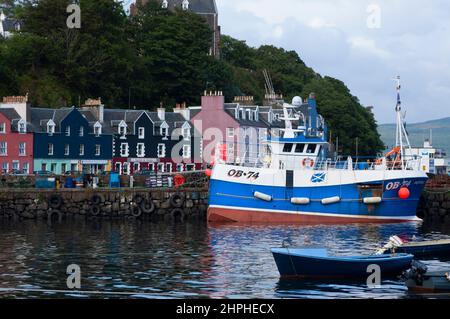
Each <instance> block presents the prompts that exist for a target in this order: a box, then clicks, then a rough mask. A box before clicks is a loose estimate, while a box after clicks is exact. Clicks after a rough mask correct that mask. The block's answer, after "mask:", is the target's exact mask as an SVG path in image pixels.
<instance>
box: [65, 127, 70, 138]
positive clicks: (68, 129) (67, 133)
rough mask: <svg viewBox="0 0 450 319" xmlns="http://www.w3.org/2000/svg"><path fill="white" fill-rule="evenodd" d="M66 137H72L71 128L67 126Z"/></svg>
mask: <svg viewBox="0 0 450 319" xmlns="http://www.w3.org/2000/svg"><path fill="white" fill-rule="evenodd" d="M66 136H70V126H66Z"/></svg>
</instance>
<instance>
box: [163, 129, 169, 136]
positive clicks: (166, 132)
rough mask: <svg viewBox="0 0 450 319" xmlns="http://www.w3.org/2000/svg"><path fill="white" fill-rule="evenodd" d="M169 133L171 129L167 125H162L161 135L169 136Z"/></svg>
mask: <svg viewBox="0 0 450 319" xmlns="http://www.w3.org/2000/svg"><path fill="white" fill-rule="evenodd" d="M168 135H169V130H168V128H167V127H161V136H164V137H167V136H168Z"/></svg>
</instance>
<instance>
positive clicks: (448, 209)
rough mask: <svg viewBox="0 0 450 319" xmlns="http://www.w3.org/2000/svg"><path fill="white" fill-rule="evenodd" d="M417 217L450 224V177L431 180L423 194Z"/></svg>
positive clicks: (441, 176)
mask: <svg viewBox="0 0 450 319" xmlns="http://www.w3.org/2000/svg"><path fill="white" fill-rule="evenodd" d="M417 215H418V216H419V217H420V218H423V219H426V220H432V221H438V222H450V176H448V175H439V176H435V177H433V178H431V179H430V180H429V181H428V183H427V185H426V187H425V191H424V192H423V193H422V197H421V199H420V203H419V208H418V210H417Z"/></svg>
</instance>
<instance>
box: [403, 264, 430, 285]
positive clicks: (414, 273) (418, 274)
mask: <svg viewBox="0 0 450 319" xmlns="http://www.w3.org/2000/svg"><path fill="white" fill-rule="evenodd" d="M427 271H428V267H427V266H426V265H425V264H423V263H421V262H420V261H416V260H413V262H412V263H411V268H410V269H409V270H407V271H406V272H404V273H403V277H404V278H405V280H414V281H415V282H416V284H417V285H419V286H421V285H422V283H423V277H424V275H425V274H426V273H427Z"/></svg>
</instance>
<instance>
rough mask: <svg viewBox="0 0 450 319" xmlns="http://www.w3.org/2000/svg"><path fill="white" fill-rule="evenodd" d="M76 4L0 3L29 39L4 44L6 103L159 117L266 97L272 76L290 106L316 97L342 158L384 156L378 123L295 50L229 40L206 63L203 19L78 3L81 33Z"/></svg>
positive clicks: (153, 7)
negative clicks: (89, 105)
mask: <svg viewBox="0 0 450 319" xmlns="http://www.w3.org/2000/svg"><path fill="white" fill-rule="evenodd" d="M69 3H72V1H69V0H23V1H13V0H1V4H0V7H2V8H3V10H4V11H5V12H6V13H7V14H8V15H9V16H13V17H14V18H16V19H19V20H20V21H21V22H22V30H21V32H20V33H16V34H15V35H14V36H12V37H10V38H8V39H6V40H5V39H2V38H0V96H5V95H15V94H25V93H28V94H29V98H30V101H31V103H32V104H33V105H38V106H46V107H61V106H72V105H79V103H80V101H84V100H85V99H86V98H88V97H102V99H103V101H104V102H105V104H106V105H107V106H108V107H117V108H126V107H136V108H145V109H155V108H157V107H159V106H160V105H164V106H166V107H167V108H171V107H173V106H174V104H175V103H181V102H186V103H187V104H188V105H197V104H198V103H199V98H200V96H201V94H202V92H203V91H204V90H205V89H206V90H221V91H224V94H225V96H226V98H227V100H228V101H230V100H231V99H232V98H233V97H234V96H236V95H253V96H255V99H256V101H257V102H262V98H263V96H264V94H265V89H264V77H263V73H262V71H263V70H264V69H267V70H268V71H269V72H270V74H271V76H272V80H273V84H274V87H275V90H276V91H277V92H279V93H282V94H283V95H284V96H286V97H287V98H288V99H290V98H292V97H293V96H295V95H300V96H303V97H306V96H308V94H309V93H310V92H315V93H316V97H317V100H318V105H319V111H320V112H321V113H322V114H323V116H324V118H325V120H326V121H327V124H328V126H329V128H330V133H331V138H332V140H333V141H334V140H335V139H336V136H339V144H340V147H339V148H340V152H341V153H343V154H355V149H356V140H357V139H358V149H359V154H360V155H374V154H375V153H376V152H378V151H380V150H382V149H383V145H382V144H383V143H382V142H381V140H380V137H379V135H378V133H377V125H376V122H375V119H374V117H373V115H372V114H371V113H370V112H369V111H367V110H366V109H365V108H364V107H363V106H362V105H361V104H360V102H359V101H358V98H357V97H355V96H353V95H352V94H351V93H350V91H349V89H348V88H347V87H346V86H345V84H344V83H343V82H341V81H339V80H337V79H333V78H331V77H327V76H325V77H323V76H321V75H320V74H317V73H316V72H314V70H312V69H311V68H309V67H307V66H306V65H305V63H304V62H303V61H302V60H301V58H300V57H299V55H298V54H297V53H296V52H294V51H286V50H284V49H282V48H276V47H274V46H270V45H264V46H261V47H259V48H252V47H250V46H248V45H247V44H246V43H245V42H244V41H239V40H236V39H233V38H231V37H229V36H223V37H222V43H221V50H222V54H221V58H220V59H216V58H214V57H211V56H208V55H207V54H206V53H207V52H208V51H209V46H210V39H211V36H212V33H211V31H210V29H209V28H208V26H207V25H206V23H205V22H204V21H203V20H202V18H200V17H199V16H197V15H195V14H192V13H189V12H184V11H181V10H180V11H177V12H170V11H167V10H164V9H161V7H160V5H159V4H158V3H157V2H150V3H149V4H148V5H146V6H145V7H141V8H140V12H141V14H140V15H139V16H137V17H130V16H128V15H127V14H126V12H125V11H124V9H123V7H122V5H121V3H120V2H117V1H114V0H80V1H79V4H80V7H81V28H80V29H68V28H67V25H66V20H67V17H68V13H66V8H67V5H68V4H69Z"/></svg>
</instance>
